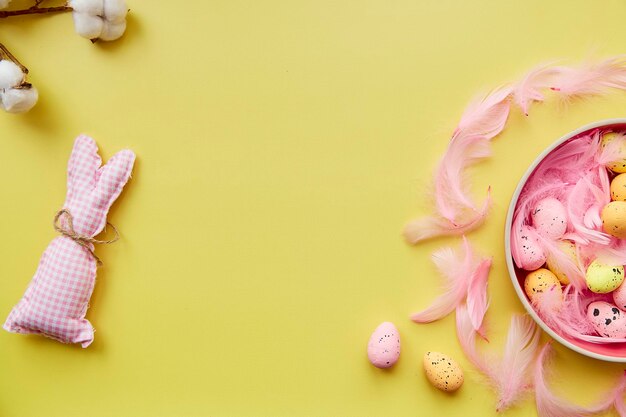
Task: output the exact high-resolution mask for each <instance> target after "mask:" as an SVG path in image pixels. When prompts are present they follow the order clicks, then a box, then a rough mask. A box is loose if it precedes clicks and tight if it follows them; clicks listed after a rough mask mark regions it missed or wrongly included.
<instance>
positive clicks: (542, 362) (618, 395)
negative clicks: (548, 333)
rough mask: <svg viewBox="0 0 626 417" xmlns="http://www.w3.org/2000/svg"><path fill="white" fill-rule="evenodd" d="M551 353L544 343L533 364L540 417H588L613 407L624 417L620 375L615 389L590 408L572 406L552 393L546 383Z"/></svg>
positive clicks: (625, 386)
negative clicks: (547, 366) (547, 364)
mask: <svg viewBox="0 0 626 417" xmlns="http://www.w3.org/2000/svg"><path fill="white" fill-rule="evenodd" d="M551 353H552V346H551V344H550V343H546V344H545V345H544V347H543V348H542V349H541V352H540V353H539V356H538V357H537V360H536V364H535V377H534V383H535V402H536V404H537V413H538V414H539V416H540V417H588V416H593V415H595V414H599V413H604V412H606V411H607V410H608V409H610V408H612V407H615V409H616V410H617V411H618V413H619V415H620V416H622V417H623V416H624V403H623V396H624V390H625V389H626V376H624V375H623V374H622V376H621V377H620V378H619V380H618V382H617V384H616V386H615V388H614V389H613V390H611V392H610V393H609V395H608V396H607V397H606V399H604V400H603V401H600V402H599V403H598V404H596V405H594V406H591V407H583V406H580V405H576V404H572V403H570V402H568V401H567V400H565V399H563V398H560V397H557V396H556V395H555V394H553V393H552V391H551V390H550V388H549V387H548V384H547V382H546V376H545V373H546V369H545V368H546V363H547V361H548V359H549V357H550V355H551Z"/></svg>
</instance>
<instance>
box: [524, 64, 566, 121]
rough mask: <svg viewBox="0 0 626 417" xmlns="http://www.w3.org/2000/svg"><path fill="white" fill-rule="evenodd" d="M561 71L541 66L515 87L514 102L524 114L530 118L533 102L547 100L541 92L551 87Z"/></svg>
mask: <svg viewBox="0 0 626 417" xmlns="http://www.w3.org/2000/svg"><path fill="white" fill-rule="evenodd" d="M558 73H559V71H558V70H557V69H556V68H554V67H550V66H547V65H542V66H539V67H537V68H535V69H533V70H531V71H529V72H528V74H526V76H524V77H523V78H522V79H521V80H520V81H519V82H518V83H516V84H515V86H514V87H513V101H514V102H515V104H517V105H518V106H519V107H520V108H521V109H522V111H523V112H524V114H525V115H526V116H528V110H529V107H530V104H531V103H532V102H533V101H543V100H544V99H545V97H544V95H543V93H542V92H541V90H544V89H546V88H548V87H551V86H552V85H553V84H554V83H553V81H554V78H555V76H556V75H557V74H558Z"/></svg>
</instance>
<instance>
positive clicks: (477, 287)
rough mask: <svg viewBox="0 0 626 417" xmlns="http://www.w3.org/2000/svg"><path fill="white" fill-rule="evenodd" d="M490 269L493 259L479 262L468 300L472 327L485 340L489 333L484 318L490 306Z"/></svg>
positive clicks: (468, 292) (471, 280)
mask: <svg viewBox="0 0 626 417" xmlns="http://www.w3.org/2000/svg"><path fill="white" fill-rule="evenodd" d="M490 270H491V259H483V260H482V261H481V262H480V263H479V264H478V266H477V267H476V269H475V270H474V273H473V274H472V277H471V279H470V284H469V288H468V290H467V301H466V303H467V312H468V314H469V317H470V321H471V323H472V327H473V328H474V330H476V332H478V334H479V335H480V336H481V337H482V338H483V339H485V340H487V335H486V333H485V329H484V326H483V320H484V318H485V314H486V313H487V309H488V308H489V300H488V298H487V283H488V278H489V271H490Z"/></svg>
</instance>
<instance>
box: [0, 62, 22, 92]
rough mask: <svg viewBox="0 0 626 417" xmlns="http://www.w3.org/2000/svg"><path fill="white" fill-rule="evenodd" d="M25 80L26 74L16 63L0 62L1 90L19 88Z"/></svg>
mask: <svg viewBox="0 0 626 417" xmlns="http://www.w3.org/2000/svg"><path fill="white" fill-rule="evenodd" d="M23 80H24V73H23V72H22V70H21V69H20V67H18V66H17V65H16V64H15V63H14V62H11V61H8V60H6V59H5V60H2V61H0V90H4V89H6V88H11V87H15V86H18V85H20V84H21V83H22V81H23Z"/></svg>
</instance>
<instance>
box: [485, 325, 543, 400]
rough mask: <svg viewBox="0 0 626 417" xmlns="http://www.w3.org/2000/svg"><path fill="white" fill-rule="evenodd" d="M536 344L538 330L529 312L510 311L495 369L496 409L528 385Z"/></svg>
mask: <svg viewBox="0 0 626 417" xmlns="http://www.w3.org/2000/svg"><path fill="white" fill-rule="evenodd" d="M538 345H539V331H538V330H537V326H536V325H535V322H534V321H532V319H531V318H530V317H529V316H526V315H524V316H519V315H514V316H513V318H512V319H511V325H510V327H509V333H508V335H507V339H506V346H505V348H504V355H503V356H502V360H501V361H500V363H499V366H498V368H497V369H496V373H495V374H496V382H497V386H498V387H499V389H498V393H499V399H498V403H497V405H496V410H497V411H498V412H500V411H503V410H506V409H507V408H509V407H510V406H511V405H513V404H514V403H515V402H516V401H517V400H518V399H519V397H520V396H521V395H522V394H523V393H524V392H525V391H526V390H527V389H529V388H530V386H531V384H530V370H531V368H532V366H531V365H532V363H533V358H534V356H535V353H536V351H537V346H538Z"/></svg>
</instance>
